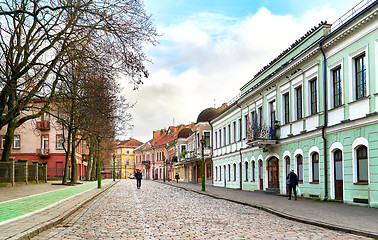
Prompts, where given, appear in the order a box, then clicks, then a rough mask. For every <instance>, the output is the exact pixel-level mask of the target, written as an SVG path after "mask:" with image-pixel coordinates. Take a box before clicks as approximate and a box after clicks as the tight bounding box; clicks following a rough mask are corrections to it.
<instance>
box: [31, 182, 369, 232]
mask: <svg viewBox="0 0 378 240" xmlns="http://www.w3.org/2000/svg"><path fill="white" fill-rule="evenodd" d="M283 200H284V198H283ZM298 211H300V209H298ZM325 238H326V239H365V238H364V237H361V236H356V235H352V234H347V233H342V232H336V231H332V230H328V229H324V228H319V227H315V226H311V225H307V224H302V223H298V222H295V221H290V220H287V219H284V218H281V217H277V216H275V215H272V214H269V213H267V212H265V211H262V210H258V209H254V208H251V207H249V206H244V205H241V204H237V203H233V202H229V201H226V200H220V199H215V198H211V197H208V196H204V195H200V194H197V193H194V192H190V191H185V190H183V189H180V188H176V187H172V186H167V185H164V184H161V183H157V182H153V181H143V182H142V188H141V189H136V183H135V181H132V180H122V181H120V182H119V183H118V184H116V185H115V186H114V187H112V188H111V189H110V190H109V191H108V192H106V193H105V194H104V195H103V196H101V197H100V198H98V199H96V200H95V202H94V203H93V204H91V205H89V206H87V207H85V208H83V209H81V210H80V211H78V212H77V213H76V214H74V215H73V216H72V217H70V218H69V219H67V220H66V221H65V222H64V223H62V224H60V225H59V226H57V227H54V228H52V229H50V230H47V231H45V232H43V233H41V234H39V235H37V236H36V237H35V238H33V239H325Z"/></svg>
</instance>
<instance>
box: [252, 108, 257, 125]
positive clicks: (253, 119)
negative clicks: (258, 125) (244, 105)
mask: <svg viewBox="0 0 378 240" xmlns="http://www.w3.org/2000/svg"><path fill="white" fill-rule="evenodd" d="M256 121H257V119H256V113H255V111H253V112H251V123H252V126H253V125H254V124H255V122H256Z"/></svg>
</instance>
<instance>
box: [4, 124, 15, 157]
mask: <svg viewBox="0 0 378 240" xmlns="http://www.w3.org/2000/svg"><path fill="white" fill-rule="evenodd" d="M16 126H17V123H16V122H15V121H14V120H12V121H10V122H9V123H8V128H7V133H6V134H5V136H4V137H5V142H4V146H3V153H2V156H1V161H3V162H7V161H8V159H9V157H10V155H11V150H12V144H13V139H14V130H15V129H16Z"/></svg>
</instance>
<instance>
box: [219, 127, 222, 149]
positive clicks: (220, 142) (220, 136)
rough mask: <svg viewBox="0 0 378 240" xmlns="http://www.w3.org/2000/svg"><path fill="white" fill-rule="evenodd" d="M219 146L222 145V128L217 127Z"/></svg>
mask: <svg viewBox="0 0 378 240" xmlns="http://www.w3.org/2000/svg"><path fill="white" fill-rule="evenodd" d="M219 147H222V129H219Z"/></svg>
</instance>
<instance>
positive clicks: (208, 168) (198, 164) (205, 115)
mask: <svg viewBox="0 0 378 240" xmlns="http://www.w3.org/2000/svg"><path fill="white" fill-rule="evenodd" d="M218 113H219V109H215V108H207V109H205V110H203V111H202V112H201V113H200V114H199V115H198V118H197V122H196V124H194V125H192V126H191V127H190V128H184V129H182V130H181V131H180V132H179V134H178V137H177V140H176V156H177V159H178V162H177V163H175V172H176V173H178V174H179V176H180V181H183V182H187V183H202V145H201V142H200V141H201V139H204V140H205V146H204V165H205V168H204V170H205V171H204V173H205V184H213V161H212V138H213V137H212V135H211V133H212V127H211V125H210V120H212V119H213V118H214V117H215V116H216V115H217V114H218Z"/></svg>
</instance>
